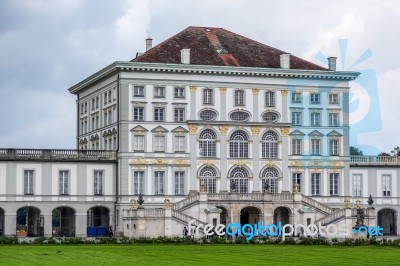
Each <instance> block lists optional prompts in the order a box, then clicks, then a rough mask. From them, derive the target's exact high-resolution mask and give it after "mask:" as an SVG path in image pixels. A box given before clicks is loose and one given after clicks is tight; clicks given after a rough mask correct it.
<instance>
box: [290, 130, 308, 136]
mask: <svg viewBox="0 0 400 266" xmlns="http://www.w3.org/2000/svg"><path fill="white" fill-rule="evenodd" d="M289 135H290V136H292V137H303V136H304V135H305V134H304V133H303V132H301V131H300V130H297V129H296V130H295V131H293V132H291V133H290V134H289Z"/></svg>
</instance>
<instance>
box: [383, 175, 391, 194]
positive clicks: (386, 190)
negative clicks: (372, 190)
mask: <svg viewBox="0 0 400 266" xmlns="http://www.w3.org/2000/svg"><path fill="white" fill-rule="evenodd" d="M391 179H392V177H391V175H382V196H384V197H390V190H391V189H390V187H391V184H390V183H391Z"/></svg>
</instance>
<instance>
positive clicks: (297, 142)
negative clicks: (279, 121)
mask: <svg viewBox="0 0 400 266" xmlns="http://www.w3.org/2000/svg"><path fill="white" fill-rule="evenodd" d="M292 154H293V155H300V154H301V139H292Z"/></svg>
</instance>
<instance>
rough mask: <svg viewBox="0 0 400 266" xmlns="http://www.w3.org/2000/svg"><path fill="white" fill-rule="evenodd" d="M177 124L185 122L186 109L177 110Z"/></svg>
mask: <svg viewBox="0 0 400 266" xmlns="http://www.w3.org/2000/svg"><path fill="white" fill-rule="evenodd" d="M174 112H175V122H184V121H185V109H184V108H175V110H174Z"/></svg>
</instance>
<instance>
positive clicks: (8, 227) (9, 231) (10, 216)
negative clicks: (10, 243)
mask: <svg viewBox="0 0 400 266" xmlns="http://www.w3.org/2000/svg"><path fill="white" fill-rule="evenodd" d="M16 228H17V213H16V212H15V213H6V212H5V213H4V235H5V236H11V235H14V236H15V234H16V231H17V229H16Z"/></svg>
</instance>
